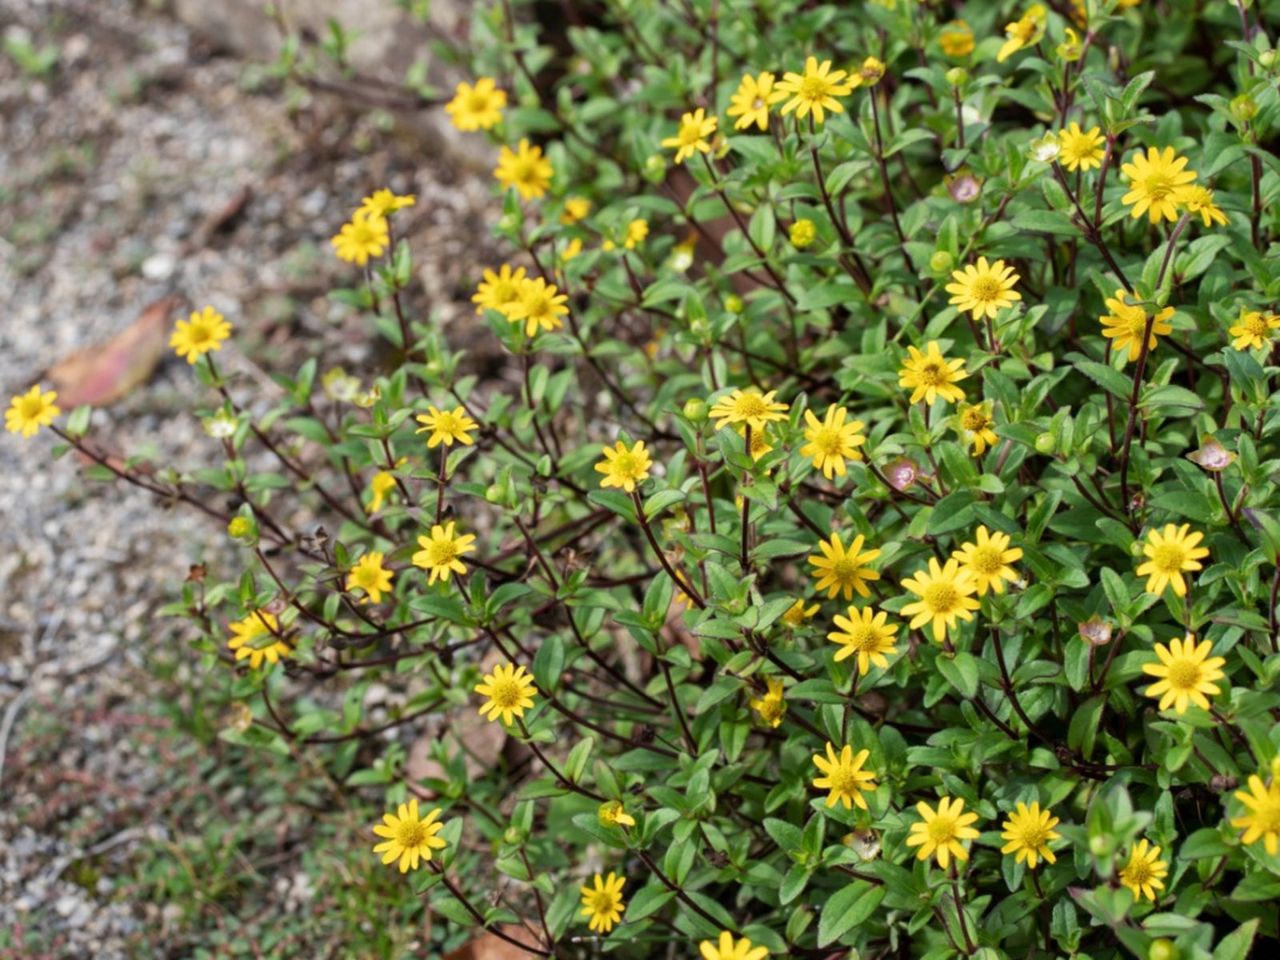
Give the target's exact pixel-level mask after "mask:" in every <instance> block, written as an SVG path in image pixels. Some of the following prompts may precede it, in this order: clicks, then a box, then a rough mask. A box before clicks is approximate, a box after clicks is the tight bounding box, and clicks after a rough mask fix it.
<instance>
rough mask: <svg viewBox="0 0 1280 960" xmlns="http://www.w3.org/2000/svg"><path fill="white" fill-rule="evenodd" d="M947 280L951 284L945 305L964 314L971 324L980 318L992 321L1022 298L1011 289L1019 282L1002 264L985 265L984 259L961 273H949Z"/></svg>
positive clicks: (968, 265) (981, 258) (1010, 270)
mask: <svg viewBox="0 0 1280 960" xmlns="http://www.w3.org/2000/svg"><path fill="white" fill-rule="evenodd" d="M951 279H952V280H954V281H955V282H954V283H948V284H947V293H949V294H951V299H950V300H948V301H947V302H948V303H950V304H952V305H953V306H955V307H956V308H957V309H959V310H961V311H968V312H969V314H970V315H971V316H972V317H973V319H975V320H980V319H982V317H984V316H985V317H990V318H991V319H993V320H994V319H995V316H996V314H997V313H999V312H1000V311H1001V310H1003V309H1004V308H1005V307H1011V306H1013V304H1014V302H1015V301H1017V300H1021V299H1022V294H1020V293H1019V292H1018V291H1017V290H1015V289H1013V286H1014V284H1016V283H1017V282H1018V281H1019V280H1020V279H1022V278H1021V277H1019V276H1018V275H1017V274H1016V273H1014V272H1013V267H1008V266H1005V262H1004V261H1003V260H997V261H996V262H995V263H987V258H986V257H979V258H978V263H977V265H976V266H975V265H974V264H972V263H970V264H966V265H965V267H964V269H963V270H954V271H952V273H951Z"/></svg>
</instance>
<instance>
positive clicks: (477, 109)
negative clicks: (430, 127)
mask: <svg viewBox="0 0 1280 960" xmlns="http://www.w3.org/2000/svg"><path fill="white" fill-rule="evenodd" d="M506 105H507V91H505V90H503V89H501V88H500V87H498V85H497V84H496V83H495V82H494V79H493V77H479V78H477V80H476V82H475V86H472V85H471V84H469V83H459V84H458V86H457V87H456V88H454V91H453V99H452V100H450V101H449V102H448V103H446V104H445V105H444V112H445V113H447V114H449V120H450V121H451V122H452V123H453V125H454V127H456V128H457V129H459V130H461V131H462V132H463V133H469V132H471V131H472V130H491V129H492V128H493V127H495V126H497V125H498V123H499V122H500V121H501V120H502V109H503V108H504V107H505V106H506Z"/></svg>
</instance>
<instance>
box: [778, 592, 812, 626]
mask: <svg viewBox="0 0 1280 960" xmlns="http://www.w3.org/2000/svg"><path fill="white" fill-rule="evenodd" d="M817 612H818V605H817V604H816V603H815V604H812V605H810V606H807V607H806V606H805V603H804V600H803V599H801V600H797V601H796V602H795V603H793V604H792V605H791V606H789V607H788V608H787V612H786V613H784V614H783V615H782V622H783V623H785V624H786V625H787V626H788V627H791V628H792V629H793V630H794V629H797V628H799V627H803V626H804V625H805V624H806V623H808V622H809V621H810V620H811V619H813V615H814V614H815V613H817Z"/></svg>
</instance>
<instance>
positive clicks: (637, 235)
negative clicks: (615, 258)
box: [622, 219, 649, 250]
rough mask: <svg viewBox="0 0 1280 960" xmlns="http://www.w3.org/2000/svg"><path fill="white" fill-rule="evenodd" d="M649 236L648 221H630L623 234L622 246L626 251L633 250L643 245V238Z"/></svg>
mask: <svg viewBox="0 0 1280 960" xmlns="http://www.w3.org/2000/svg"><path fill="white" fill-rule="evenodd" d="M648 235H649V221H648V220H643V219H636V220H632V221H631V222H630V223H628V224H627V232H626V233H625V234H623V237H622V246H623V249H626V250H634V249H635V248H636V247H638V246H640V244H642V243H644V238H645V237H647V236H648Z"/></svg>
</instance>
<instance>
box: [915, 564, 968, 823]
mask: <svg viewBox="0 0 1280 960" xmlns="http://www.w3.org/2000/svg"><path fill="white" fill-rule="evenodd" d="M921 599H922V600H924V602H925V603H926V604H928V605H929V607H930V608H931V609H932V610H934V611H936V612H938V613H947V612H949V611H951V610H954V609H955V608H956V605H957V604H958V603H959V602H960V591H958V590H957V589H956V588H955V587H953V586H952V585H951V584H949V583H934V584H930V585H929V586H928V587H926V588H925V591H924V595H923V596H922V597H921ZM935 822H936V821H935Z"/></svg>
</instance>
